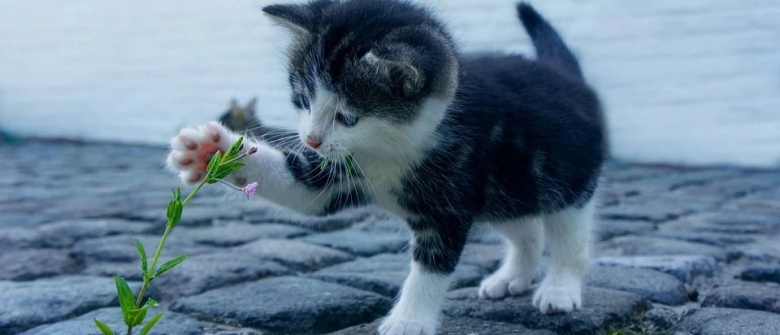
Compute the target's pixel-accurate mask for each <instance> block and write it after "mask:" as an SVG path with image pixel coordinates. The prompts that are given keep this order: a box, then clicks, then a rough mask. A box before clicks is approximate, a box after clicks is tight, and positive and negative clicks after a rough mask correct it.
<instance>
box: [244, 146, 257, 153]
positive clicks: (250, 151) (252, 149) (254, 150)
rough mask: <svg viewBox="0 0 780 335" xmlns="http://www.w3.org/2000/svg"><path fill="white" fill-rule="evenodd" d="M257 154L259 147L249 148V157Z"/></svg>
mask: <svg viewBox="0 0 780 335" xmlns="http://www.w3.org/2000/svg"><path fill="white" fill-rule="evenodd" d="M255 152H257V147H251V148H249V151H248V152H247V153H246V154H247V155H251V154H253V153H255Z"/></svg>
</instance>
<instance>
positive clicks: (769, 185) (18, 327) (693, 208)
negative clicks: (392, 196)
mask: <svg viewBox="0 0 780 335" xmlns="http://www.w3.org/2000/svg"><path fill="white" fill-rule="evenodd" d="M120 152H121V154H117V153H120ZM32 153H35V154H34V155H33V154H32ZM165 154H166V153H165V150H163V149H160V148H148V147H133V146H117V145H103V144H62V143H41V142H27V143H22V144H18V145H15V146H0V157H2V158H3V159H4V169H5V171H6V172H5V173H4V174H2V176H0V213H2V215H0V268H2V269H3V271H2V272H1V273H0V301H2V302H3V303H2V304H0V334H9V335H16V334H20V333H23V334H27V335H43V334H47V335H48V334H55V335H60V334H62V335H65V334H88V335H92V334H94V335H97V334H98V333H97V332H96V330H97V329H96V328H94V324H93V323H92V318H93V317H95V316H97V317H98V318H100V319H102V320H104V321H106V322H108V323H109V324H110V325H112V326H114V328H115V329H119V328H121V327H120V325H121V320H120V319H121V316H120V315H119V310H118V307H117V306H116V304H117V303H116V298H115V287H114V283H113V280H112V278H111V277H112V276H114V275H117V274H118V275H120V276H122V277H124V278H126V279H127V280H128V281H130V282H131V283H132V286H133V287H134V288H137V285H138V284H137V282H138V281H140V280H141V279H142V278H141V275H140V266H139V262H138V255H137V251H136V249H135V245H134V243H133V239H134V238H137V239H139V240H140V241H141V242H142V243H143V244H144V245H145V246H146V249H147V252H148V253H151V251H150V250H153V249H154V248H155V247H156V246H157V243H158V242H159V238H160V234H161V233H162V231H163V229H164V225H163V222H164V209H165V204H166V203H167V201H168V197H169V195H170V190H171V188H175V187H178V186H179V185H178V184H177V181H176V179H175V178H174V177H173V176H171V175H170V174H168V173H166V172H165V171H164V166H163V161H164V157H165ZM41 155H45V156H46V157H50V159H47V160H40V159H39V157H41ZM87 158H88V159H87ZM778 176H780V174H778V171H750V170H740V169H735V168H707V169H701V168H695V169H694V168H685V167H672V166H649V165H642V166H637V165H631V164H623V163H611V164H609V166H608V167H607V171H606V176H605V179H606V180H607V181H606V183H605V187H604V189H603V194H605V196H604V199H605V201H604V202H603V204H602V206H601V207H600V209H599V219H598V221H599V222H598V226H597V232H598V239H597V240H596V242H595V248H594V250H595V255H594V258H593V261H592V264H591V266H590V268H589V270H588V272H587V273H586V276H585V288H584V292H585V296H584V309H583V310H581V311H577V312H574V313H572V314H569V315H542V314H540V313H539V312H538V311H537V310H536V309H535V308H533V306H531V303H530V294H526V295H522V296H518V297H512V298H506V299H502V300H498V301H486V300H479V299H476V297H475V292H476V287H477V286H478V285H479V282H480V280H481V279H482V278H484V276H486V275H487V274H489V273H490V271H492V270H494V269H495V268H496V267H497V266H498V264H499V262H500V259H501V256H502V254H503V251H504V246H503V245H502V244H501V243H502V240H501V238H500V236H498V235H497V234H495V233H494V232H492V231H491V230H490V228H489V227H488V226H477V227H475V228H474V230H473V233H472V235H471V236H470V237H469V240H468V244H467V246H466V249H465V250H464V252H463V255H462V257H461V263H460V265H459V266H458V268H457V270H456V272H455V275H454V283H453V284H452V286H451V287H450V290H451V292H450V293H449V296H448V299H447V306H446V308H445V315H444V316H443V320H442V326H441V328H440V332H439V333H440V334H447V335H466V334H468V335H472V334H475V335H488V334H490V335H493V334H496V335H498V334H522V335H553V334H560V335H563V334H604V333H606V334H609V333H610V332H612V331H613V330H615V329H645V328H643V327H646V326H647V325H652V327H654V328H653V329H656V330H658V333H659V334H661V333H663V334H666V333H669V334H671V333H672V332H675V331H676V332H677V333H678V334H680V335H683V334H696V335H708V334H712V335H714V334H772V335H776V334H778V333H780V331H778V329H779V328H778V327H780V321H778V318H780V314H778V313H780V311H779V309H778V301H779V300H780V297H778V296H777V292H778V291H780V286H778V284H780V279H778V278H780V275H778V273H780V245H778V243H777V242H776V241H777V240H778V239H780V177H778ZM191 204H192V206H190V207H189V208H188V209H187V210H186V211H185V215H184V217H183V219H182V222H181V225H180V226H179V227H177V228H176V229H175V230H174V231H173V233H172V234H171V236H170V238H169V241H168V243H167V244H166V249H165V252H164V255H163V260H167V259H169V258H171V257H175V256H179V255H189V256H190V258H189V259H188V260H186V261H185V262H184V263H183V264H182V265H180V267H178V268H175V269H174V270H172V271H170V272H168V273H166V274H165V275H164V276H161V277H160V278H158V279H156V280H155V282H154V283H152V285H151V287H150V288H149V290H148V291H147V295H149V296H151V297H154V298H155V299H157V300H160V301H161V302H162V304H161V306H160V307H158V308H156V311H155V312H161V311H165V315H164V316H163V318H162V320H161V321H160V324H159V325H158V327H159V328H157V329H159V333H160V334H209V335H217V334H219V335H230V334H232V335H238V334H243V335H260V334H266V335H272V334H273V335H275V334H290V335H295V334H324V333H332V332H335V333H334V334H338V335H351V334H371V333H372V332H373V330H374V329H375V328H376V326H377V325H378V323H379V322H380V320H381V317H382V316H384V315H385V313H386V312H387V310H388V309H389V308H390V307H391V303H392V301H393V298H394V297H395V295H396V294H397V292H398V290H399V289H400V286H401V284H402V282H403V280H404V278H405V276H406V273H407V271H408V259H409V257H410V256H409V251H408V248H407V244H408V241H409V233H408V231H407V230H406V229H405V227H404V224H403V223H401V222H398V221H397V220H396V219H394V218H392V217H391V216H388V215H386V214H382V213H381V212H378V211H377V210H376V209H372V208H367V209H358V210H351V211H347V212H344V213H339V214H335V215H331V216H328V217H324V218H313V217H308V216H303V215H300V214H294V213H291V212H290V211H287V210H284V209H280V208H279V207H277V206H270V205H268V204H266V203H264V202H262V201H258V200H255V199H252V200H251V201H248V200H246V199H245V198H243V197H240V196H239V197H234V198H231V197H225V196H224V193H223V192H221V191H214V190H213V189H212V188H207V189H204V192H203V193H202V194H201V195H200V196H198V197H196V198H195V199H194V200H193V201H192V202H191ZM539 275H541V273H540V274H539ZM538 278H539V276H537V279H538ZM651 303H652V306H651Z"/></svg>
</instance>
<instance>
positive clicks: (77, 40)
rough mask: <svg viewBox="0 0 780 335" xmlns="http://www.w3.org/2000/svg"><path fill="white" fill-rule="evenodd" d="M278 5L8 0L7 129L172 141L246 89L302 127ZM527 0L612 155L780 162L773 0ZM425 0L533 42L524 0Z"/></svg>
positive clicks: (264, 111) (488, 33) (475, 36)
mask: <svg viewBox="0 0 780 335" xmlns="http://www.w3.org/2000/svg"><path fill="white" fill-rule="evenodd" d="M271 2H272V1H269V0H234V1H209V0H190V1H187V2H186V4H185V3H182V2H176V1H163V2H160V1H151V0H138V1H132V2H107V1H96V0H74V1H68V2H67V4H64V3H63V2H61V1H58V0H27V1H14V0H0V129H2V131H4V132H5V133H6V134H14V135H17V136H22V137H43V138H50V137H56V138H67V139H83V140H95V141H111V142H127V143H144V144H164V143H166V142H167V140H168V139H169V138H170V137H171V136H172V135H174V134H175V132H176V131H177V129H179V128H180V127H183V126H193V125H198V124H201V123H203V122H206V121H208V120H213V119H216V118H217V117H218V116H219V115H220V114H221V113H222V112H223V111H224V110H225V109H226V108H227V106H228V102H229V100H230V99H231V98H237V99H239V101H240V102H246V101H248V100H249V99H250V98H252V97H257V98H258V114H260V117H261V118H262V119H263V120H265V121H266V122H267V123H270V124H275V125H287V126H290V127H292V126H293V125H294V124H295V122H296V115H295V113H294V112H293V111H292V108H291V106H290V103H289V102H288V101H289V98H288V86H287V80H286V74H285V70H284V67H285V58H284V56H283V52H284V50H285V47H286V44H287V42H288V37H289V36H287V35H286V33H285V32H284V31H283V30H282V29H280V28H278V27H274V26H273V25H272V24H271V23H270V20H269V19H267V18H265V17H264V15H263V14H262V12H261V11H260V8H261V7H262V6H263V5H265V4H268V3H271ZM274 2H282V1H274ZM531 2H532V3H534V5H536V6H537V7H538V9H539V10H540V11H541V12H542V13H544V14H545V15H546V16H547V17H548V18H549V19H550V20H551V21H552V22H553V24H554V25H555V26H556V27H557V28H558V29H559V30H560V31H561V32H562V34H563V35H564V36H565V38H566V40H567V41H568V43H569V44H570V45H571V46H572V48H573V49H574V50H575V51H576V53H577V54H578V56H579V57H580V58H581V60H582V64H583V67H584V70H585V73H586V76H587V79H588V80H589V82H590V83H591V84H592V85H593V86H595V87H596V88H597V90H598V91H599V92H600V94H601V95H602V97H603V100H604V102H605V105H606V107H607V111H608V117H609V122H610V129H611V134H612V140H613V149H614V155H615V156H616V157H617V158H618V159H621V160H626V161H633V162H664V163H683V164H688V165H711V164H726V165H743V166H755V167H772V166H778V165H780V43H778V41H780V20H778V17H780V5H778V1H777V0H745V1H735V0H687V1H678V0H653V1H636V0H635V1H615V0H576V1H574V0H547V1H540V0H538V1H531ZM427 3H429V4H430V6H431V7H434V8H436V9H437V10H439V11H440V12H441V14H442V16H443V17H444V18H445V19H446V20H447V21H449V23H450V25H451V27H452V31H453V32H454V35H455V36H456V37H457V39H458V41H459V42H460V45H461V47H462V49H463V50H464V51H485V50H497V51H506V52H523V53H527V54H532V52H533V51H532V49H531V48H530V45H529V40H528V38H527V36H526V34H525V32H524V31H523V30H522V28H521V26H520V24H519V22H518V20H517V19H516V17H515V12H514V3H515V0H480V1H473V0H446V1H445V0H437V1H430V2H427ZM6 136H8V135H6Z"/></svg>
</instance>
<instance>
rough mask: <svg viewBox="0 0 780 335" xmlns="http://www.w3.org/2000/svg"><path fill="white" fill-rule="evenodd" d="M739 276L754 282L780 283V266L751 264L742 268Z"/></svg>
mask: <svg viewBox="0 0 780 335" xmlns="http://www.w3.org/2000/svg"><path fill="white" fill-rule="evenodd" d="M739 278H740V279H742V280H747V281H754V282H775V283H778V284H780V266H775V267H767V266H753V267H749V268H746V269H744V270H743V271H742V272H741V273H740V274H739Z"/></svg>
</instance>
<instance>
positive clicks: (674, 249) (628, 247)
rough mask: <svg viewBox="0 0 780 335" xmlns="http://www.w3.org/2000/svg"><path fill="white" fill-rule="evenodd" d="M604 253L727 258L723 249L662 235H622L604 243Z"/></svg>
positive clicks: (726, 253)
mask: <svg viewBox="0 0 780 335" xmlns="http://www.w3.org/2000/svg"><path fill="white" fill-rule="evenodd" d="M603 253H605V254H610V255H625V256H678V255H684V256H698V255H705V256H712V257H715V258H716V259H718V260H725V259H726V258H728V252H727V251H726V250H725V249H722V248H719V247H715V246H711V245H707V244H703V243H693V242H687V241H680V240H674V239H668V238H663V237H662V236H622V237H616V238H614V239H612V240H610V241H609V242H607V243H606V245H605V247H604V252H603Z"/></svg>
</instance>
